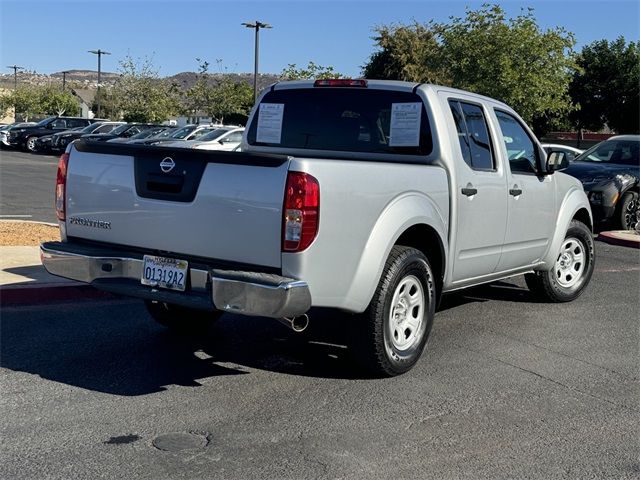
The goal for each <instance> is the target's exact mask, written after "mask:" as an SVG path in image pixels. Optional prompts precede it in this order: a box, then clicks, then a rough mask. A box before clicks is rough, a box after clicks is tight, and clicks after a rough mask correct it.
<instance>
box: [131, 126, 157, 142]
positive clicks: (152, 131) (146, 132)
mask: <svg viewBox="0 0 640 480" xmlns="http://www.w3.org/2000/svg"><path fill="white" fill-rule="evenodd" d="M164 129H165V128H164V127H152V128H148V129H146V130H143V131H141V132H140V133H136V134H135V135H132V136H131V137H129V138H130V139H131V140H139V139H141V138H149V137H152V136H154V135H155V134H157V133H158V132H161V131H162V130H164Z"/></svg>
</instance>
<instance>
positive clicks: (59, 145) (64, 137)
mask: <svg viewBox="0 0 640 480" xmlns="http://www.w3.org/2000/svg"><path fill="white" fill-rule="evenodd" d="M124 124H125V122H96V123H92V124H91V125H87V126H86V127H84V128H82V129H80V130H67V131H64V132H60V133H56V134H54V135H53V138H52V140H51V149H52V150H64V149H65V148H67V145H69V144H70V143H71V142H73V141H74V140H76V139H78V138H80V137H82V136H83V135H88V134H91V133H93V134H105V133H110V132H111V131H112V130H113V129H115V128H117V127H119V126H120V125H124Z"/></svg>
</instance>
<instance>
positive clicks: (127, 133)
mask: <svg viewBox="0 0 640 480" xmlns="http://www.w3.org/2000/svg"><path fill="white" fill-rule="evenodd" d="M162 126H163V125H158V124H156V123H126V124H124V125H120V126H119V127H118V128H116V129H114V130H112V131H111V132H110V133H103V134H90V135H83V136H82V137H81V138H82V139H85V140H92V141H95V142H106V141H107V140H112V139H114V138H131V137H133V136H134V135H136V134H138V133H140V132H143V131H145V130H148V129H150V128H154V127H162Z"/></svg>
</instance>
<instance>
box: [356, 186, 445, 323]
mask: <svg viewBox="0 0 640 480" xmlns="http://www.w3.org/2000/svg"><path fill="white" fill-rule="evenodd" d="M444 218H448V212H441V211H440V209H439V208H438V205H437V204H436V203H435V202H434V201H433V200H432V199H431V198H429V197H428V196H426V195H423V194H418V193H416V192H413V193H409V194H406V195H404V196H402V197H399V198H397V199H396V200H395V201H394V202H392V203H391V204H390V205H388V206H387V208H386V209H385V211H384V212H383V213H382V214H381V215H380V217H379V218H378V221H377V222H376V225H375V227H374V228H373V229H372V231H371V234H370V235H369V239H368V241H367V243H366V245H365V246H364V248H363V250H362V255H361V257H360V260H359V263H358V268H357V270H356V272H355V275H354V276H353V279H352V282H351V288H350V289H349V291H348V292H347V294H346V296H345V297H346V298H347V299H348V305H346V310H348V311H352V312H356V313H357V312H362V311H364V310H365V309H366V308H367V306H368V305H369V303H370V302H371V299H372V298H373V295H374V293H375V290H376V288H377V287H378V283H379V282H380V278H381V276H382V272H383V269H384V265H385V262H386V260H387V258H388V257H389V254H390V252H391V249H392V248H393V247H394V246H395V245H404V246H409V247H414V248H416V249H418V250H420V251H421V252H423V253H424V254H425V256H426V257H427V258H428V259H429V262H430V263H431V268H432V270H436V272H437V273H436V272H434V276H435V279H436V281H437V283H436V286H437V287H439V288H438V290H437V291H438V292H441V291H442V279H443V278H444V274H445V265H446V252H447V248H448V244H447V241H446V238H447V236H446V232H447V223H446V221H445V220H444ZM423 235H424V238H423ZM438 294H439V293H438Z"/></svg>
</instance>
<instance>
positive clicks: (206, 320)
mask: <svg viewBox="0 0 640 480" xmlns="http://www.w3.org/2000/svg"><path fill="white" fill-rule="evenodd" d="M144 304H145V306H146V307H147V311H148V312H149V315H151V317H152V318H153V319H154V320H155V321H156V322H158V323H159V324H160V325H162V326H163V327H167V328H169V329H170V330H173V331H176V332H181V333H203V332H206V331H207V330H208V329H209V328H210V327H211V325H212V324H213V323H214V322H215V321H216V320H217V319H218V318H220V316H221V315H222V312H221V311H219V310H215V311H213V312H209V311H205V310H196V309H194V308H187V307H183V306H180V305H174V304H171V303H165V302H156V301H151V300H145V302H144Z"/></svg>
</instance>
